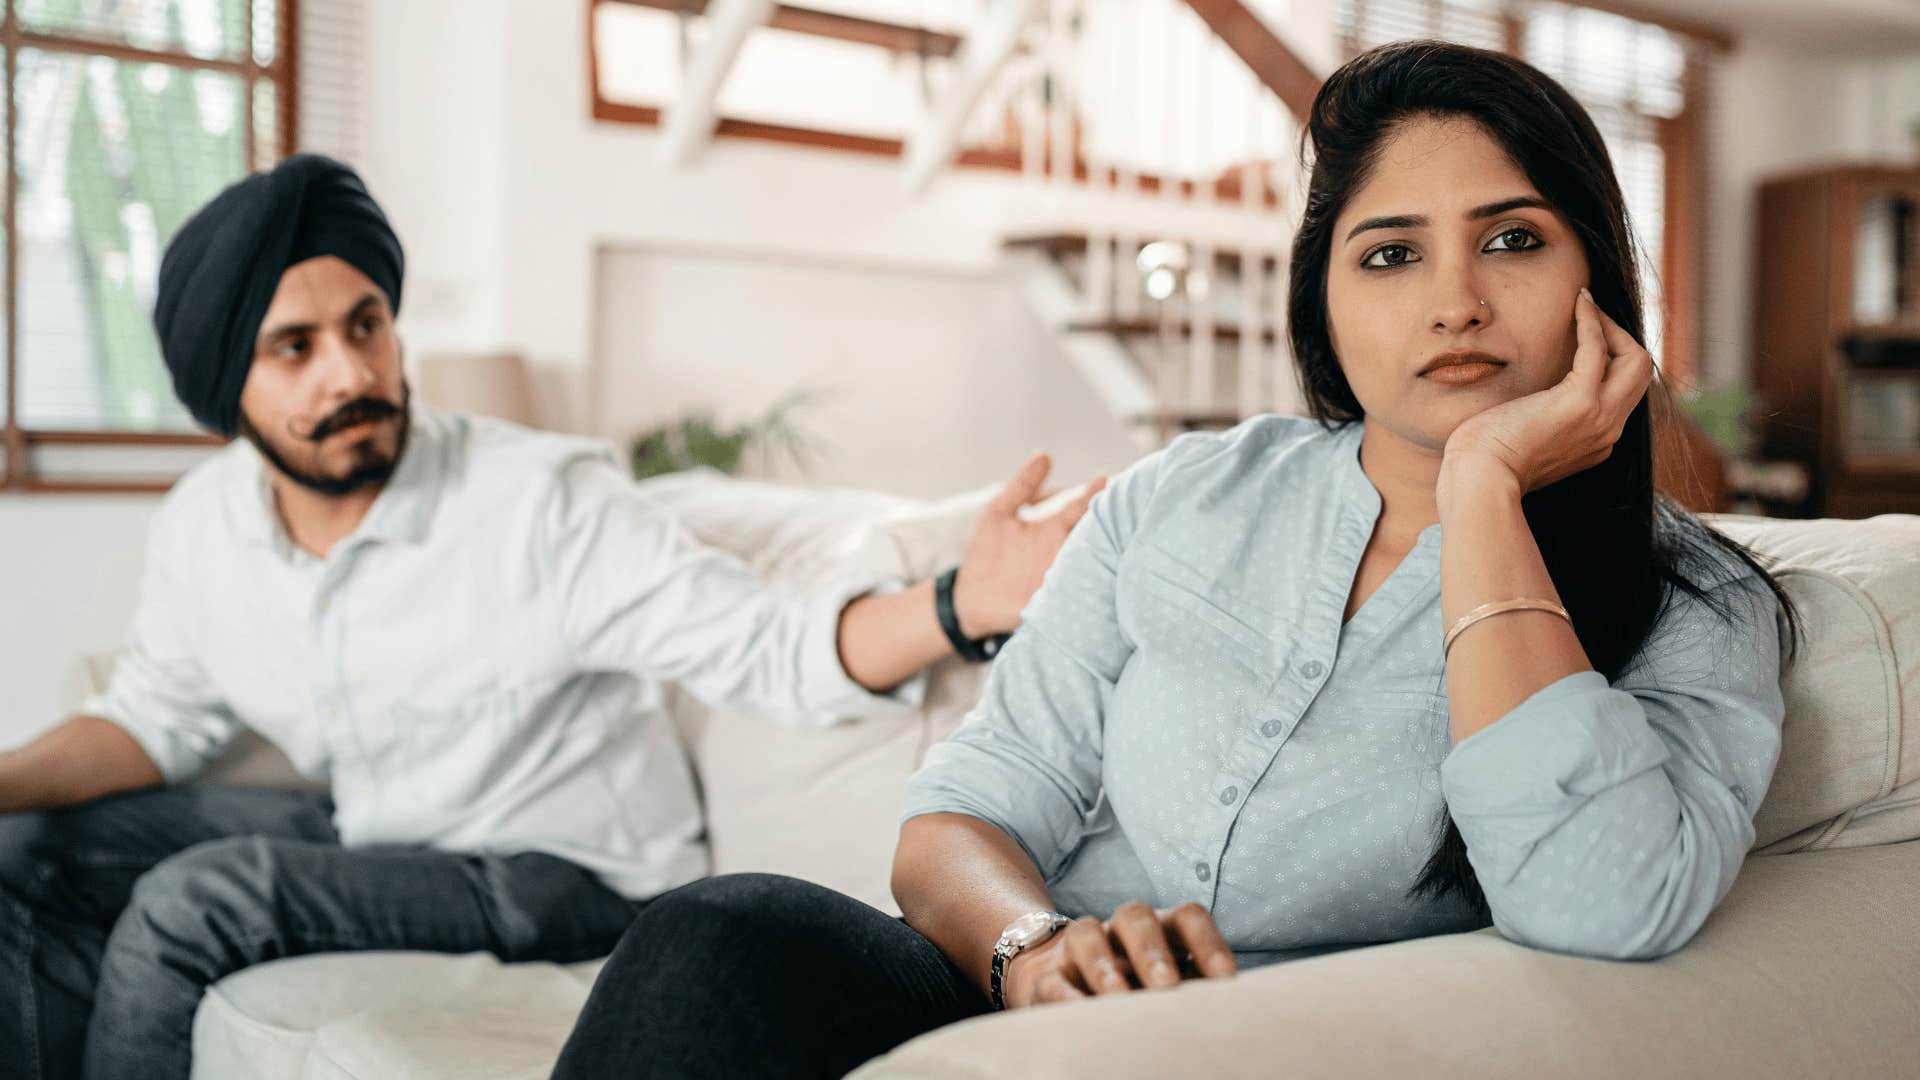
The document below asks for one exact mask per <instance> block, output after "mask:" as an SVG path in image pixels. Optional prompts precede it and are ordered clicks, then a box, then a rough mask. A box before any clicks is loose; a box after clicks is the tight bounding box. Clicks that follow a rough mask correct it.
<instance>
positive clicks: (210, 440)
mask: <svg viewBox="0 0 1920 1080" xmlns="http://www.w3.org/2000/svg"><path fill="white" fill-rule="evenodd" d="M22 435H23V436H24V437H25V438H26V441H27V445H29V446H225V445H226V444H227V440H226V439H223V438H221V437H220V436H218V435H209V434H206V433H204V432H198V431H47V430H42V431H24V432H22Z"/></svg>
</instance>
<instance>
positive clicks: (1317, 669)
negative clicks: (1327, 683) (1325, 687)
mask: <svg viewBox="0 0 1920 1080" xmlns="http://www.w3.org/2000/svg"><path fill="white" fill-rule="evenodd" d="M1325 670H1327V669H1326V668H1325V667H1323V666H1321V664H1320V661H1318V660H1309V661H1307V662H1306V663H1305V664H1303V665H1301V667H1300V674H1302V675H1304V676H1306V677H1307V678H1309V679H1317V678H1319V677H1320V673H1321V672H1323V671H1325Z"/></svg>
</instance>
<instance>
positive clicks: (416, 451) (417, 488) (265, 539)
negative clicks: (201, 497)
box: [233, 405, 447, 555]
mask: <svg viewBox="0 0 1920 1080" xmlns="http://www.w3.org/2000/svg"><path fill="white" fill-rule="evenodd" d="M410 415H411V420H410V426H409V429H408V435H407V445H406V449H405V450H403V451H402V452H401V454H400V463H399V464H398V465H397V466H395V468H394V471H393V475H392V476H391V477H389V478H388V479H387V483H386V486H385V487H384V488H382V489H381V490H380V495H379V497H377V498H375V499H374V501H373V505H372V506H371V507H368V508H367V516H366V518H365V519H364V520H362V521H361V522H360V527H359V528H358V529H355V530H354V531H353V535H352V536H350V537H348V538H347V540H346V541H344V542H345V543H359V542H362V541H368V540H389V541H395V542H399V543H419V542H420V541H422V540H424V539H426V536H427V528H428V526H429V525H430V524H431V523H432V521H433V511H434V508H435V507H436V506H437V505H438V503H439V499H440V488H441V486H442V481H443V478H444V476H445V473H446V443H447V430H446V423H445V421H444V418H443V417H441V416H440V414H438V413H436V412H434V411H433V410H431V409H428V408H426V407H425V406H422V405H413V406H411V407H410ZM243 445H244V446H245V449H244V451H242V453H243V454H244V455H245V458H244V464H243V466H242V468H241V469H240V472H241V482H240V483H239V484H237V485H235V490H234V494H235V496H236V497H235V499H234V503H233V523H234V531H235V532H236V534H237V535H238V536H239V537H240V539H241V540H242V542H244V543H248V544H255V545H259V546H262V547H271V548H275V549H276V550H279V551H280V552H281V554H283V555H284V554H286V553H287V552H288V551H290V550H291V549H292V546H293V545H292V542H291V541H290V540H289V539H288V538H287V535H286V530H285V528H283V527H282V526H281V524H280V513H279V510H278V509H277V508H276V507H275V506H274V501H273V485H272V483H271V482H270V481H269V479H268V476H267V463H266V459H265V458H262V457H261V456H260V451H258V450H256V449H254V447H253V446H252V444H250V443H243Z"/></svg>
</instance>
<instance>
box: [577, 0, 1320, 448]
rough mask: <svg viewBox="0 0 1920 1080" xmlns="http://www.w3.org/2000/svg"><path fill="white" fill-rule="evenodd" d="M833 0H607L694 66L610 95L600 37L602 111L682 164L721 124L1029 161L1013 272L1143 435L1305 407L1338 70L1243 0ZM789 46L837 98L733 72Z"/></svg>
mask: <svg viewBox="0 0 1920 1080" xmlns="http://www.w3.org/2000/svg"><path fill="white" fill-rule="evenodd" d="M812 4H813V5H814V6H798V5H793V4H785V3H775V2H773V0H599V8H597V9H596V18H595V21H594V28H595V31H594V32H595V34H596V37H597V38H598V39H600V40H605V39H606V38H607V37H608V36H609V35H612V34H615V33H619V34H622V35H629V36H633V35H638V34H640V33H641V22H642V20H641V19H640V18H638V16H640V15H642V14H644V15H646V16H648V17H650V18H651V19H652V20H653V22H654V25H656V26H657V27H659V28H660V29H658V30H657V31H655V32H656V33H657V34H671V39H669V40H667V41H666V42H665V43H664V44H665V45H666V46H669V47H672V48H674V49H676V50H677V53H678V57H679V70H680V72H681V75H680V78H679V79H678V81H677V83H671V84H667V85H664V86H659V87H655V88H652V89H648V88H646V87H644V86H643V87H639V88H637V89H635V90H633V91H632V92H631V93H630V95H629V96H630V97H638V98H647V97H653V98H655V99H657V100H660V101H662V102H663V103H664V104H663V106H659V107H652V106H647V105H641V104H622V103H620V102H617V101H609V100H603V98H602V95H601V92H600V90H601V82H602V78H603V77H602V75H601V74H600V73H599V71H598V70H597V68H598V66H600V65H609V66H611V64H610V61H608V60H607V59H606V58H605V57H606V54H605V52H604V50H603V48H602V46H601V45H600V44H591V48H592V49H593V50H594V55H595V57H596V61H597V64H596V74H595V80H596V82H595V98H596V106H595V112H596V115H598V116H601V117H602V118H606V119H624V120H628V121H630V122H636V123H653V124H658V125H659V126H661V128H662V129H663V135H664V138H663V140H662V143H663V148H664V153H665V155H666V156H667V159H668V160H669V161H671V162H676V163H685V162H687V161H690V160H692V159H693V158H694V157H695V156H697V154H698V153H699V152H700V150H701V148H702V147H703V146H704V145H705V143H706V142H707V141H709V140H710V139H711V138H713V137H715V136H721V137H744V138H762V139H775V140H780V141H788V142H795V143H803V144H806V145H810V146H817V147H826V148H831V149H838V150H843V151H849V152H856V153H866V154H876V155H883V156H892V157H897V158H899V159H900V161H901V182H902V184H903V185H904V186H905V188H906V189H907V190H908V191H909V192H919V191H924V190H926V189H927V188H928V187H929V186H930V185H932V184H936V183H938V182H939V181H940V179H941V178H942V177H943V176H945V175H948V174H950V173H951V172H952V171H953V170H955V169H995V170H1000V171H1002V172H1003V173H1006V174H1010V175H1011V176H1012V177H1014V178H1017V181H1018V185H1019V192H1018V197H1017V198H1016V199H1015V200H1013V201H1014V202H1015V203H1017V205H1018V209H1017V211H1015V212H1012V213H1010V214H1009V217H1010V218H1011V219H1013V220H1014V221H1017V222H1018V223H1017V224H1013V225H1010V226H1009V228H1008V232H1007V235H1005V236H1004V237H1003V241H1004V245H1003V248H1004V264H1005V267H1006V271H1007V273H1008V274H1009V275H1011V276H1012V278H1013V280H1014V281H1015V282H1016V284H1017V286H1018V288H1019V289H1020V291H1021V294H1022V296H1023V297H1024V298H1025V300H1026V302H1027V303H1028V305H1029V306H1030V307H1031V309H1032V310H1033V311H1034V313H1035V314H1036V315H1037V316H1038V317H1039V318H1040V319H1041V320H1043V322H1044V323H1045V324H1046V325H1047V326H1048V327H1049V328H1050V329H1051V330H1052V332H1053V333H1054V334H1055V336H1056V338H1057V340H1058V341H1059V344H1060V351H1061V355H1062V356H1063V357H1064V358H1065V359H1066V360H1067V361H1068V362H1069V363H1071V364H1072V365H1073V366H1074V368H1075V369H1076V370H1077V371H1078V372H1079V373H1080V374H1081V376H1082V377H1083V378H1084V379H1085V380H1086V381H1087V383H1088V385H1089V386H1090V387H1091V388H1092V389H1093V391H1094V392H1095V393H1096V394H1097V395H1098V396H1099V398H1100V399H1101V401H1102V402H1103V403H1104V404H1105V406H1106V407H1107V408H1108V409H1109V410H1110V411H1111V412H1112V413H1113V414H1114V415H1115V416H1116V417H1117V418H1119V419H1121V420H1122V421H1123V422H1125V423H1126V424H1128V425H1129V427H1130V428H1131V430H1132V431H1133V432H1134V434H1135V437H1136V441H1137V442H1138V443H1139V445H1140V446H1141V448H1142V449H1143V450H1144V449H1151V448H1153V447H1156V446H1159V445H1163V444H1164V443H1165V442H1166V441H1167V440H1169V439H1171V438H1172V437H1173V436H1175V435H1178V434H1179V433H1181V432H1183V431H1190V430H1197V429H1209V428H1222V427H1229V426H1231V425H1233V424H1234V423H1237V422H1238V421H1239V420H1241V419H1243V418H1245V417H1247V416H1251V415H1253V414H1255V413H1260V412H1276V411H1277V412H1297V411H1299V402H1300V395H1299V392H1298V388H1297V385H1296V383H1295V378H1294V375H1293V365H1292V362H1291V359H1290V356H1289V353H1288V351H1287V348H1286V335H1285V314H1284V313H1285V310H1286V289H1287V286H1286V272H1285V267H1286V255H1287V249H1288V246H1289V244H1290V242H1291V228H1292V224H1291V223H1292V220H1293V218H1295V217H1296V216H1297V206H1296V202H1295V200H1296V198H1297V188H1298V187H1299V185H1298V183H1297V175H1296V173H1297V166H1296V165H1295V164H1294V162H1295V160H1296V154H1297V146H1298V133H1299V128H1298V117H1299V116H1301V115H1303V114H1304V112H1305V110H1306V108H1307V106H1308V104H1309V103H1310V101H1311V99H1312V95H1313V92H1314V90H1315V89H1316V88H1317V86H1318V80H1317V78H1316V77H1315V76H1314V74H1313V73H1312V72H1311V71H1310V70H1309V69H1308V68H1307V66H1306V65H1305V64H1304V63H1303V62H1301V61H1300V60H1299V59H1298V58H1297V57H1296V56H1295V55H1294V54H1293V53H1292V51H1291V50H1290V49H1288V47H1287V46H1286V45H1285V44H1284V43H1282V42H1281V40H1280V39H1279V38H1278V37H1277V36H1276V35H1275V34H1274V33H1273V31H1272V30H1271V29H1270V28H1269V26H1268V24H1267V23H1266V22H1264V21H1263V20H1262V18H1261V16H1260V14H1259V13H1257V12H1256V11H1255V10H1254V9H1253V8H1252V7H1249V6H1248V4H1247V3H1246V2H1244V0H1185V2H1182V0H812ZM609 15H617V16H618V17H619V18H620V20H621V21H620V22H618V23H614V22H612V21H610V20H609V18H608V16H609ZM907 15H918V16H919V18H918V19H915V20H909V19H907V18H903V17H902V16H907ZM802 39H807V40H802ZM636 40H637V38H636ZM781 42H785V43H787V45H788V46H790V47H791V48H792V49H793V50H794V54H793V55H795V56H801V55H802V54H803V52H804V50H805V49H813V50H815V51H816V52H818V53H819V55H820V56H821V57H822V59H821V60H820V61H818V63H820V64H821V65H822V68H823V70H822V78H823V79H824V80H825V82H823V83H822V84H818V85H817V86H815V85H814V84H808V86H809V87H811V88H812V89H813V90H817V91H818V92H817V93H816V92H811V91H808V90H804V89H803V88H802V87H801V84H800V83H798V82H796V81H795V80H791V79H788V80H785V81H784V82H782V81H781V80H774V79H764V78H763V79H759V80H755V79H753V78H750V77H746V78H735V79H732V80H731V81H730V80H729V73H730V72H735V71H738V70H743V69H745V68H748V67H750V66H751V65H753V64H755V63H764V57H765V56H766V55H767V53H766V50H767V49H769V48H771V47H772V46H773V45H775V44H778V43H781ZM756 50H758V51H756ZM834 58H838V59H834ZM608 74H609V75H612V74H613V72H611V71H610V72H609V73H608ZM776 83H777V84H779V88H778V89H777V90H775V91H773V92H772V93H771V94H769V95H767V96H766V97H765V98H764V99H763V100H761V99H753V98H752V97H751V96H750V95H749V94H748V93H747V89H749V88H751V87H752V86H754V85H756V84H761V85H765V84H776ZM723 84H724V85H725V86H726V88H727V92H726V94H724V95H723V93H722V91H721V88H722V86H723ZM836 96H837V97H838V98H841V99H845V100H846V101H847V102H851V106H850V107H847V108H845V109H844V110H843V111H844V115H840V116H833V115H830V114H831V113H832V109H833V107H834V106H835V102H834V100H832V99H833V98H835V97H836ZM723 98H724V100H723Z"/></svg>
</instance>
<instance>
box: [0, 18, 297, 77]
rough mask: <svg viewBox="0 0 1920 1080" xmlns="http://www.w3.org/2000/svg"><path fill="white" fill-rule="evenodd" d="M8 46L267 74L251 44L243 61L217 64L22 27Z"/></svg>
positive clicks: (14, 30) (10, 36)
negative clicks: (254, 61)
mask: <svg viewBox="0 0 1920 1080" xmlns="http://www.w3.org/2000/svg"><path fill="white" fill-rule="evenodd" d="M6 45H7V46H8V48H9V49H38V50H40V51H41V52H57V53H77V54H79V55H82V56H105V57H108V58H109V59H113V60H118V61H120V62H121V63H126V64H165V65H167V66H169V67H182V68H192V69H194V70H196V71H218V72H222V73H224V74H228V75H236V76H239V77H240V78H246V77H248V76H249V75H253V74H256V73H258V72H260V71H262V70H264V69H262V68H260V67H257V66H255V65H254V63H253V58H252V56H251V55H250V54H251V53H252V51H253V45H252V43H251V42H248V43H247V44H246V46H245V48H244V49H243V50H242V52H241V58H240V59H238V60H216V59H212V58H209V57H204V56H194V55H193V54H191V53H183V52H172V51H169V50H166V49H143V48H141V47H139V46H138V45H127V44H124V43H122V42H117V41H110V40H108V39H106V38H99V37H92V36H89V35H86V34H43V33H39V32H37V31H33V30H22V29H20V27H19V26H18V25H14V26H13V27H12V29H11V31H10V33H9V34H8V35H7V39H6Z"/></svg>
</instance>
